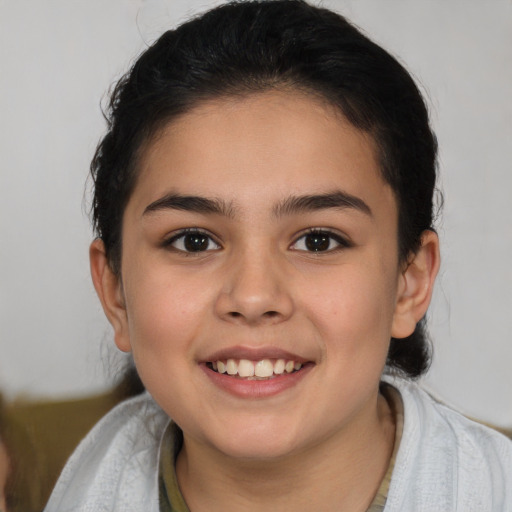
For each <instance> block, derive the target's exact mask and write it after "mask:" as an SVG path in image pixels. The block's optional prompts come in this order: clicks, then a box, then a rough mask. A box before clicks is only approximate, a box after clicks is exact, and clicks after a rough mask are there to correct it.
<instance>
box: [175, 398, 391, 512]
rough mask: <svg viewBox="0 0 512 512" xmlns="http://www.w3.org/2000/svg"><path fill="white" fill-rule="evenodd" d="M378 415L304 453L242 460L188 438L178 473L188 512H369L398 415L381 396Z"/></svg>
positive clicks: (375, 411) (375, 410)
mask: <svg viewBox="0 0 512 512" xmlns="http://www.w3.org/2000/svg"><path fill="white" fill-rule="evenodd" d="M372 412H373V414H366V415H363V416H362V417H361V418H357V419H355V420H354V421H353V422H351V424H350V425H349V426H347V427H345V428H344V429H342V430H340V431H339V432H336V433H335V434H333V435H332V436H330V437H329V438H327V439H324V440H322V441H320V442H319V443H318V444H315V445H313V446H309V447H307V448H305V449H303V450H301V451H300V452H297V453H293V454H290V455H287V456H286V457H280V458H278V459H272V460H245V459H244V460H240V459H233V458H232V457H229V456H226V455H225V454H223V453H221V452H219V451H217V450H215V449H214V448H211V447H209V446H205V445H203V444H200V443H196V442H194V441H193V440H190V439H187V436H185V438H184V445H183V449H182V451H181V452H180V454H179V456H178V460H177V465H176V471H177V475H178V481H179V485H180V489H181V491H182V493H183V495H184V498H185V500H186V502H187V504H188V506H189V508H190V510H191V512H206V511H207V512H217V511H219V512H220V511H222V512H226V511H231V510H244V511H247V512H251V511H260V510H263V509H268V510H273V511H275V512H282V511H289V510H315V511H318V512H324V511H325V512H327V511H336V512H341V511H345V510H346V511H350V512H355V511H362V512H364V511H366V510H367V508H368V507H369V506H370V504H371V502H372V500H373V498H374V496H375V495H376V493H377V491H378V488H379V486H380V483H381V481H382V479H383V478H384V475H385V474H386V470H387V468H388V465H389V460H390V458H391V454H392V451H393V444H394V432H395V425H394V418H393V415H392V413H391V410H390V408H389V405H388V404H387V402H386V400H385V398H384V397H382V396H381V395H379V398H378V401H377V403H376V404H375V406H374V407H373V408H372Z"/></svg>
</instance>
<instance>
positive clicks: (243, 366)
mask: <svg viewBox="0 0 512 512" xmlns="http://www.w3.org/2000/svg"><path fill="white" fill-rule="evenodd" d="M238 375H240V377H253V376H254V363H253V362H252V361H249V360H248V359H240V362H239V363H238Z"/></svg>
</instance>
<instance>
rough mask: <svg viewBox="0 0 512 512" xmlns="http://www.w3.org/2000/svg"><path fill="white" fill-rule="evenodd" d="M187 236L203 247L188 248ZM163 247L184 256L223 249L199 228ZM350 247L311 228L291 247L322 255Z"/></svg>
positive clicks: (182, 232)
mask: <svg viewBox="0 0 512 512" xmlns="http://www.w3.org/2000/svg"><path fill="white" fill-rule="evenodd" d="M187 236H191V237H195V238H196V240H195V241H196V242H197V241H199V243H202V244H203V245H199V247H198V248H197V250H192V249H191V248H190V247H189V248H187V246H186V244H187V239H186V237H187ZM307 237H316V240H310V242H311V241H312V242H313V243H317V244H319V247H318V248H317V249H312V248H311V246H310V247H308V242H307ZM301 240H304V248H297V247H296V246H297V244H298V243H299V241H301ZM179 241H181V242H180V244H179V245H181V246H182V247H177V246H176V245H178V244H177V243H178V242H179ZM193 241H194V240H189V242H193ZM332 242H334V243H335V244H336V246H335V247H331V245H332ZM204 244H206V245H204ZM211 244H214V245H215V247H214V248H212V247H210V246H211ZM325 244H327V245H325ZM162 245H163V246H164V247H168V248H170V249H172V250H174V251H176V252H180V253H184V254H200V253H206V252H211V251H217V250H219V249H221V246H220V244H219V243H217V242H216V241H215V239H214V238H213V237H212V236H211V235H210V234H209V233H208V232H207V231H204V230H202V229H198V228H186V229H183V230H180V231H179V232H177V233H175V234H174V235H172V236H171V237H170V238H168V239H166V240H165V241H164V243H163V244H162ZM349 247H352V244H351V243H350V242H349V241H348V240H347V239H346V238H345V237H343V236H341V235H340V234H338V233H334V232H333V231H331V230H329V229H321V228H311V229H308V230H307V231H306V232H304V233H302V234H301V235H300V236H298V237H297V238H296V239H295V241H294V242H293V244H292V245H291V246H290V249H292V250H294V251H301V252H306V253H312V254H320V253H332V252H336V251H340V250H343V249H347V248H349ZM319 249H320V250H319Z"/></svg>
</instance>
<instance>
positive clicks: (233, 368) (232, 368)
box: [226, 359, 238, 375]
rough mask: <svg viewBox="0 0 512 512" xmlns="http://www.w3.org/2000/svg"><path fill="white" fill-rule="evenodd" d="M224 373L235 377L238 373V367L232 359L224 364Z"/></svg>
mask: <svg viewBox="0 0 512 512" xmlns="http://www.w3.org/2000/svg"><path fill="white" fill-rule="evenodd" d="M226 371H227V372H228V374H229V375H236V374H237V373H238V365H237V364H236V361H235V360H234V359H228V360H227V362H226Z"/></svg>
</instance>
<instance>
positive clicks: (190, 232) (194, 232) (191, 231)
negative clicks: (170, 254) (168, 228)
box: [163, 228, 221, 254]
mask: <svg viewBox="0 0 512 512" xmlns="http://www.w3.org/2000/svg"><path fill="white" fill-rule="evenodd" d="M187 236H195V237H196V238H197V239H198V238H199V237H202V238H203V240H204V241H206V243H207V247H206V248H205V249H199V250H187V248H186V245H185V244H186V237H187ZM179 240H181V241H182V245H183V248H181V247H176V245H174V244H176V243H177V242H178V241H179ZM212 243H213V244H215V246H216V247H215V248H213V249H212V248H209V246H210V245H211V244H212ZM163 246H164V247H167V248H170V249H172V250H174V251H176V252H180V253H184V254H200V253H204V252H210V251H217V250H219V249H220V248H221V247H220V245H219V244H218V243H217V242H216V241H215V240H214V238H213V237H212V236H211V235H210V234H209V233H208V232H207V231H204V230H202V229H198V228H186V229H182V230H180V231H178V232H177V233H175V234H174V235H172V236H171V237H170V238H168V239H166V240H165V241H164V243H163Z"/></svg>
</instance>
